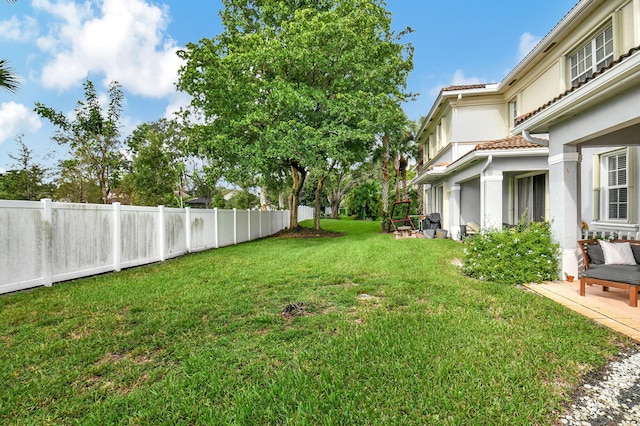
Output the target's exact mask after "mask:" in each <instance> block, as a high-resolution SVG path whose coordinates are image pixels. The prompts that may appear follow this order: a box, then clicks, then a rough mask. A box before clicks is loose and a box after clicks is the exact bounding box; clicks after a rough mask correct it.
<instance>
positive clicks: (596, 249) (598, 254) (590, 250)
mask: <svg viewBox="0 0 640 426" xmlns="http://www.w3.org/2000/svg"><path fill="white" fill-rule="evenodd" d="M638 254H639V255H640V251H638ZM587 256H589V265H604V253H603V252H602V246H601V245H600V244H589V245H588V246H587ZM636 263H637V262H636Z"/></svg>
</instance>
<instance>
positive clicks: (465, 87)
mask: <svg viewBox="0 0 640 426" xmlns="http://www.w3.org/2000/svg"><path fill="white" fill-rule="evenodd" d="M488 85H489V83H487V84H467V85H460V86H449V87H444V88H443V89H442V91H443V92H453V91H455V90H469V89H485V88H486V87H487V86H488Z"/></svg>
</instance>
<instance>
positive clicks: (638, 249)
mask: <svg viewBox="0 0 640 426" xmlns="http://www.w3.org/2000/svg"><path fill="white" fill-rule="evenodd" d="M631 251H632V252H633V257H634V258H635V259H636V263H637V264H638V265H640V245H638V244H631Z"/></svg>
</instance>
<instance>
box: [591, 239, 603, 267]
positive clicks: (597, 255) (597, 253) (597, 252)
mask: <svg viewBox="0 0 640 426" xmlns="http://www.w3.org/2000/svg"><path fill="white" fill-rule="evenodd" d="M587 256H589V263H590V264H592V265H604V253H603V252H602V246H601V245H600V244H589V245H588V246H587Z"/></svg>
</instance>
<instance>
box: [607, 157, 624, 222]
mask: <svg viewBox="0 0 640 426" xmlns="http://www.w3.org/2000/svg"><path fill="white" fill-rule="evenodd" d="M602 159H603V166H604V169H605V170H604V171H605V173H606V178H605V179H606V181H605V185H604V186H605V193H604V196H605V205H606V208H607V219H610V220H621V219H627V211H628V205H629V199H628V188H627V171H628V167H627V151H626V150H625V151H621V152H617V153H614V154H611V155H606V156H603V157H602Z"/></svg>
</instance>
